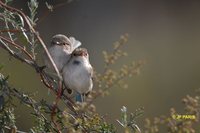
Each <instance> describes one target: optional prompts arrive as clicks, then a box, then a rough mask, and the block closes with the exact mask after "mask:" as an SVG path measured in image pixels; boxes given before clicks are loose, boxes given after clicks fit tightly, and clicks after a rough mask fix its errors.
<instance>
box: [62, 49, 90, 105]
mask: <svg viewBox="0 0 200 133" xmlns="http://www.w3.org/2000/svg"><path fill="white" fill-rule="evenodd" d="M62 75H63V80H64V83H65V85H66V86H67V87H68V88H70V89H72V90H74V91H75V92H76V93H77V95H76V101H77V102H83V101H84V95H85V94H87V93H88V92H90V91H91V90H92V88H93V81H92V77H93V68H92V66H91V64H90V61H89V55H88V52H87V49H85V48H77V49H75V50H74V51H73V53H72V54H71V58H70V60H69V62H68V63H67V64H66V65H65V66H64V67H63V70H62Z"/></svg>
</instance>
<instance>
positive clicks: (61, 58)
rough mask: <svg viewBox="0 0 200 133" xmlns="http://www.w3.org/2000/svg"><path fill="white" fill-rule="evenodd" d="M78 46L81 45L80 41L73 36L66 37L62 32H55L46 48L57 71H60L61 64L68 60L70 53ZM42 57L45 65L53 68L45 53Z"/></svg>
mask: <svg viewBox="0 0 200 133" xmlns="http://www.w3.org/2000/svg"><path fill="white" fill-rule="evenodd" d="M79 46H81V42H80V41H78V40H76V39H75V38H74V37H69V38H68V37H67V36H65V35H63V34H56V35H54V36H53V37H52V41H51V44H50V45H49V46H47V49H48V52H49V54H50V55H51V57H52V59H53V61H54V63H55V65H56V67H57V68H58V71H59V72H61V70H62V68H63V66H64V65H65V64H66V63H67V62H68V61H69V59H70V55H71V53H72V52H73V51H74V49H76V48H78V47H79ZM43 57H44V63H45V66H46V67H47V68H49V69H50V70H54V68H53V65H52V63H51V62H50V60H49V58H48V57H47V55H46V53H45V54H44V56H43Z"/></svg>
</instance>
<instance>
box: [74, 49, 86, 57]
mask: <svg viewBox="0 0 200 133" xmlns="http://www.w3.org/2000/svg"><path fill="white" fill-rule="evenodd" d="M72 57H74V58H79V57H81V58H86V59H89V55H88V52H87V49H86V48H76V49H75V50H74V51H73V53H72Z"/></svg>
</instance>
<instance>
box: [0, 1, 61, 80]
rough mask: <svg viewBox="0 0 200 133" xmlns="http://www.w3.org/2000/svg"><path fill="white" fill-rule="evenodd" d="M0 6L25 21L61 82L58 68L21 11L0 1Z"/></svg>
mask: <svg viewBox="0 0 200 133" xmlns="http://www.w3.org/2000/svg"><path fill="white" fill-rule="evenodd" d="M0 6H1V7H3V8H5V9H7V10H9V11H11V12H17V13H18V14H20V15H21V16H22V17H23V18H24V20H25V22H26V24H27V25H28V27H29V29H30V31H31V32H32V33H33V34H34V35H35V36H36V37H37V39H38V41H39V42H40V44H41V45H42V47H43V49H44V50H45V53H46V54H47V56H48V58H49V60H50V62H51V63H52V65H53V68H54V70H55V72H56V74H57V76H58V78H59V80H60V81H62V76H61V75H60V72H59V71H58V68H57V67H56V65H55V62H54V61H53V59H52V57H51V55H50V54H49V52H48V49H47V47H46V45H45V44H44V42H43V40H42V38H41V37H40V36H39V34H38V32H36V31H35V29H34V28H33V26H32V25H31V23H30V21H29V20H28V18H27V16H26V15H25V14H24V13H23V12H22V11H21V10H18V9H16V8H13V7H10V6H8V5H6V4H4V3H3V2H2V1H0Z"/></svg>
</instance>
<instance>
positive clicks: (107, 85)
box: [0, 0, 144, 133]
mask: <svg viewBox="0 0 200 133" xmlns="http://www.w3.org/2000/svg"><path fill="white" fill-rule="evenodd" d="M10 3H12V0H6V1H5V3H3V2H2V1H0V8H1V13H0V20H1V23H2V24H3V25H2V27H3V28H4V29H1V31H0V46H1V48H3V49H4V50H6V51H7V52H8V53H9V54H10V55H11V56H12V57H14V58H15V59H17V60H19V61H21V62H22V63H25V64H26V65H28V66H30V67H31V68H33V69H35V70H36V72H37V73H38V74H39V75H40V79H38V80H41V81H42V83H43V84H44V85H45V86H46V88H47V89H49V90H50V91H52V92H53V94H55V95H56V99H55V101H54V103H52V104H51V103H49V102H48V101H46V100H40V101H39V100H35V99H34V97H32V96H31V95H29V94H26V93H24V92H22V91H21V90H20V89H17V88H14V87H12V86H10V85H9V83H8V81H7V79H8V77H5V78H4V76H3V75H2V74H1V75H0V77H1V79H0V123H1V124H0V126H1V127H0V128H1V132H5V131H6V130H8V131H10V132H21V133H22V131H20V129H19V130H18V129H17V127H16V125H15V115H14V114H15V113H14V108H17V107H15V106H14V105H13V103H12V102H13V100H15V99H17V100H19V101H20V102H21V103H22V104H23V105H24V106H27V107H29V108H31V109H32V113H31V114H32V116H33V117H34V118H35V125H34V126H33V127H32V128H31V129H30V132H32V133H38V132H59V133H61V132H70V133H73V132H76V133H77V132H99V133H115V132H117V131H116V128H115V127H114V125H113V124H110V123H108V122H107V121H106V119H105V118H103V117H102V116H101V115H100V114H98V113H97V111H96V108H95V105H93V101H94V100H95V99H96V98H98V97H101V96H105V95H107V94H108V92H109V90H110V89H111V88H112V87H114V86H115V85H120V86H121V87H127V85H126V84H125V83H124V79H125V78H127V77H132V76H133V75H136V74H138V72H139V70H140V68H141V66H142V65H143V64H144V61H137V62H133V63H132V64H130V65H124V66H122V67H121V68H120V69H119V70H113V69H111V68H110V66H111V65H113V64H115V63H117V61H118V60H119V59H120V58H121V57H123V56H127V53H125V52H123V51H122V50H121V48H122V47H123V46H124V45H125V44H126V43H127V40H128V35H127V34H125V35H123V36H121V37H120V40H119V41H117V42H115V43H114V46H113V47H114V48H113V51H111V52H106V51H104V52H103V55H104V62H105V68H104V71H103V72H102V73H98V72H95V82H96V86H95V87H96V88H95V89H94V91H93V92H92V93H91V94H90V95H89V96H88V98H87V99H86V102H84V103H75V102H74V101H73V99H71V98H69V97H68V96H67V95H65V94H61V93H60V92H61V91H60V90H62V89H63V86H62V77H61V76H60V73H59V72H58V70H57V67H56V66H55V63H54V61H53V60H52V58H51V56H50V54H49V52H48V50H47V48H46V45H45V44H44V42H43V40H42V39H41V38H40V35H39V33H38V32H37V31H36V30H35V28H34V27H35V26H36V25H37V22H38V21H39V18H37V9H38V7H39V3H38V2H37V0H30V1H28V4H27V6H28V8H29V12H30V13H29V15H28V16H27V15H26V14H24V12H23V11H21V10H18V9H16V8H13V7H11V6H10ZM60 5H62V3H61V4H59V5H58V6H60ZM46 6H47V8H48V9H49V10H51V11H53V9H55V8H53V6H52V5H49V4H48V3H46ZM58 6H57V7H58ZM38 45H41V46H42V48H43V50H44V52H45V53H46V54H47V55H48V57H49V59H50V61H51V63H52V65H53V66H54V69H55V71H56V75H57V76H56V77H51V76H50V75H48V74H47V73H46V72H45V71H44V69H42V68H43V67H41V66H40V65H39V64H38V62H37V58H40V57H37V52H40V51H39V50H37V49H36V48H37V46H38ZM27 90H28V89H27ZM59 101H62V102H63V103H64V104H65V106H66V108H65V109H64V110H62V109H60V107H59V106H58V102H59ZM142 110H143V109H139V110H136V112H135V113H131V114H130V117H129V119H128V118H127V109H126V107H123V109H122V110H121V111H122V112H121V113H122V116H121V121H119V120H118V122H119V123H120V125H121V126H122V127H123V128H124V130H125V132H129V129H130V131H132V132H137V131H140V129H139V127H138V126H137V124H136V122H135V119H136V118H137V117H138V116H140V115H141V113H142Z"/></svg>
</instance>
